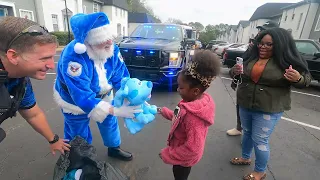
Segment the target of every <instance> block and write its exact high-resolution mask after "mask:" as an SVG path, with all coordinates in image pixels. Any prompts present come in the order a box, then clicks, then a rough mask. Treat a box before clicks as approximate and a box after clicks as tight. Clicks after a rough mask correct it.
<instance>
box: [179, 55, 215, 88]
mask: <svg viewBox="0 0 320 180" xmlns="http://www.w3.org/2000/svg"><path fill="white" fill-rule="evenodd" d="M220 67H221V63H220V59H219V58H218V56H217V55H216V54H215V53H213V52H212V51H211V50H197V51H196V52H195V54H194V56H193V57H192V60H191V62H190V63H189V64H188V66H187V68H186V69H184V70H183V71H182V75H183V76H184V77H185V79H186V81H187V82H188V83H189V85H190V87H200V88H201V89H202V90H203V91H205V90H206V89H207V88H208V87H209V86H210V84H211V82H212V81H213V80H214V78H215V77H216V76H217V75H219V73H220Z"/></svg>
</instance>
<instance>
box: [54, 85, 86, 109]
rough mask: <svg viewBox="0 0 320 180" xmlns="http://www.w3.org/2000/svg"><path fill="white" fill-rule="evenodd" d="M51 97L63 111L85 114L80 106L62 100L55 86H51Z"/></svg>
mask: <svg viewBox="0 0 320 180" xmlns="http://www.w3.org/2000/svg"><path fill="white" fill-rule="evenodd" d="M54 84H55V83H54ZM53 99H54V101H55V102H56V103H57V104H58V106H59V107H60V108H61V109H62V111H63V112H64V113H69V114H73V115H80V114H85V112H84V111H83V110H82V109H81V108H80V107H78V106H76V105H73V104H70V103H68V102H66V101H65V100H63V99H62V97H61V96H60V94H59V93H58V91H57V90H56V89H55V88H53Z"/></svg>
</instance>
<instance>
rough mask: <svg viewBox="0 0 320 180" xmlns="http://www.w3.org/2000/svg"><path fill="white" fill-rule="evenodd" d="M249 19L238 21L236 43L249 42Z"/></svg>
mask: <svg viewBox="0 0 320 180" xmlns="http://www.w3.org/2000/svg"><path fill="white" fill-rule="evenodd" d="M249 31H250V21H240V22H239V24H238V27H237V34H236V40H235V42H236V43H243V44H247V43H249V39H250V36H249Z"/></svg>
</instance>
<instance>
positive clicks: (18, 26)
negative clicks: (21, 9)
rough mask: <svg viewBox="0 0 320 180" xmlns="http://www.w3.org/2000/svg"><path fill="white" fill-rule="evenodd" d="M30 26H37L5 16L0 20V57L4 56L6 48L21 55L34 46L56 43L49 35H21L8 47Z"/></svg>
mask: <svg viewBox="0 0 320 180" xmlns="http://www.w3.org/2000/svg"><path fill="white" fill-rule="evenodd" d="M31 26H39V24H37V23H36V22H34V21H31V20H28V19H25V18H19V17H13V16H7V17H4V18H1V19H0V53H1V54H0V55H4V54H6V51H7V50H8V48H11V49H14V50H16V51H17V52H19V53H23V52H26V51H29V50H32V48H33V47H34V45H35V44H40V45H41V44H50V43H57V39H56V37H55V36H53V35H51V34H50V33H47V34H44V35H41V36H30V35H22V36H20V37H19V38H17V39H16V40H15V41H14V42H13V43H12V44H11V45H10V47H8V46H9V44H10V42H11V41H12V40H13V39H14V38H15V37H16V36H17V35H18V34H19V33H21V32H22V31H23V30H25V29H27V28H28V27H31Z"/></svg>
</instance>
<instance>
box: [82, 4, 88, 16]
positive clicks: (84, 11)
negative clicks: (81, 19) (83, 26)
mask: <svg viewBox="0 0 320 180" xmlns="http://www.w3.org/2000/svg"><path fill="white" fill-rule="evenodd" d="M82 10H83V13H84V14H87V6H86V5H83V8H82Z"/></svg>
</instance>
